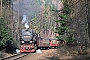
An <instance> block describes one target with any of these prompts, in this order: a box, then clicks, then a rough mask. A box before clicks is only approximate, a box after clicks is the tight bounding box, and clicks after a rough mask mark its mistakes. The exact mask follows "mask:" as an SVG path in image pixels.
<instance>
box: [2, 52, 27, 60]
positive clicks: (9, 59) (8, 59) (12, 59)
mask: <svg viewBox="0 0 90 60" xmlns="http://www.w3.org/2000/svg"><path fill="white" fill-rule="evenodd" d="M27 55H29V53H20V54H16V55H13V56H10V57H6V58H3V59H1V60H19V59H21V58H23V57H25V56H27Z"/></svg>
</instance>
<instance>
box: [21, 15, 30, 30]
mask: <svg viewBox="0 0 90 60" xmlns="http://www.w3.org/2000/svg"><path fill="white" fill-rule="evenodd" d="M22 24H24V26H25V28H29V25H28V21H27V18H26V15H23V19H22Z"/></svg>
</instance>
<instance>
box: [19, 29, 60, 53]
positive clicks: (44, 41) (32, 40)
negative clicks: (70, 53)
mask: <svg viewBox="0 0 90 60" xmlns="http://www.w3.org/2000/svg"><path fill="white" fill-rule="evenodd" d="M58 46H60V43H59V41H57V40H56V39H50V38H42V37H38V34H37V33H35V32H33V30H32V29H22V32H21V36H20V52H35V51H36V50H37V49H38V48H52V47H58Z"/></svg>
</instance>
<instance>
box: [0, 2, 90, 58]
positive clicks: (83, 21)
mask: <svg viewBox="0 0 90 60" xmlns="http://www.w3.org/2000/svg"><path fill="white" fill-rule="evenodd" d="M0 6H1V7H0V51H2V50H5V51H7V52H8V51H9V48H12V49H11V50H12V52H14V50H15V48H17V47H18V41H19V35H20V31H21V29H22V28H25V27H24V24H22V19H23V15H26V16H27V22H28V25H29V27H30V28H31V29H33V30H34V31H35V32H36V33H37V34H38V35H39V36H41V37H47V38H57V39H58V40H63V41H65V43H64V45H62V46H60V47H59V50H62V49H64V50H65V49H66V50H67V51H68V52H69V53H70V51H69V50H68V49H70V48H71V49H70V50H71V51H78V54H79V53H82V54H83V53H87V52H86V51H88V50H90V47H89V45H90V0H30V1H29V0H23V1H21V0H0ZM63 52H64V51H63ZM65 52H66V51H65ZM89 52H90V51H89ZM74 53H76V52H74ZM89 59H90V57H89Z"/></svg>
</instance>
